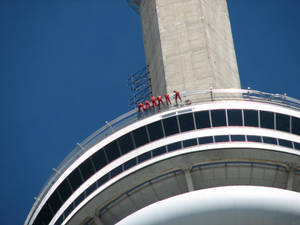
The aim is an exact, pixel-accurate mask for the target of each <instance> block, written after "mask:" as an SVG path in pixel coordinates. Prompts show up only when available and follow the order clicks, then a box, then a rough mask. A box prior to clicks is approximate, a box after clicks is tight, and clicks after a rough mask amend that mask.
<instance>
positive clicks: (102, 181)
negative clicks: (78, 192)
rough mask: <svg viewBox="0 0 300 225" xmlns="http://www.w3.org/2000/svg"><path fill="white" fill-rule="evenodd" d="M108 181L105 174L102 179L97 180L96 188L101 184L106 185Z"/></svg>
mask: <svg viewBox="0 0 300 225" xmlns="http://www.w3.org/2000/svg"><path fill="white" fill-rule="evenodd" d="M108 180H109V176H108V173H107V174H105V175H104V176H103V177H101V178H100V179H99V180H97V186H98V187H100V186H101V185H102V184H104V183H106V182H107V181H108Z"/></svg>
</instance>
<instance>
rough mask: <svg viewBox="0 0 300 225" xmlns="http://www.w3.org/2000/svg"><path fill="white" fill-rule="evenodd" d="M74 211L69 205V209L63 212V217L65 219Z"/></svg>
mask: <svg viewBox="0 0 300 225" xmlns="http://www.w3.org/2000/svg"><path fill="white" fill-rule="evenodd" d="M73 209H74V206H73V203H72V204H71V205H69V207H68V208H67V209H66V210H65V212H64V215H65V218H66V217H67V216H68V215H70V213H71V212H72V211H73Z"/></svg>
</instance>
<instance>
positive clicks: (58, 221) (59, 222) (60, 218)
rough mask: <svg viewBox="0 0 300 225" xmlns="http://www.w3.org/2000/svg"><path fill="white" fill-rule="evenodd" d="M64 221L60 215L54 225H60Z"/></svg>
mask: <svg viewBox="0 0 300 225" xmlns="http://www.w3.org/2000/svg"><path fill="white" fill-rule="evenodd" d="M63 221H64V215H61V216H60V217H59V218H58V220H57V221H56V222H55V225H61V224H62V223H63Z"/></svg>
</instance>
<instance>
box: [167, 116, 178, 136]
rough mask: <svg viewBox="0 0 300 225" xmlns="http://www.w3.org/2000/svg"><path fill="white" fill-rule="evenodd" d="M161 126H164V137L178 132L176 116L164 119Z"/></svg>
mask: <svg viewBox="0 0 300 225" xmlns="http://www.w3.org/2000/svg"><path fill="white" fill-rule="evenodd" d="M163 125H164V129H165V133H166V136H170V135H172V134H176V133H178V132H179V131H178V125H177V119H176V116H175V117H170V118H167V119H164V120H163Z"/></svg>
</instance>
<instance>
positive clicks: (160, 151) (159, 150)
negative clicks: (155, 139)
mask: <svg viewBox="0 0 300 225" xmlns="http://www.w3.org/2000/svg"><path fill="white" fill-rule="evenodd" d="M165 153H166V146H162V147H160V148H156V149H154V150H153V151H152V154H153V157H155V156H159V155H162V154H165Z"/></svg>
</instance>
